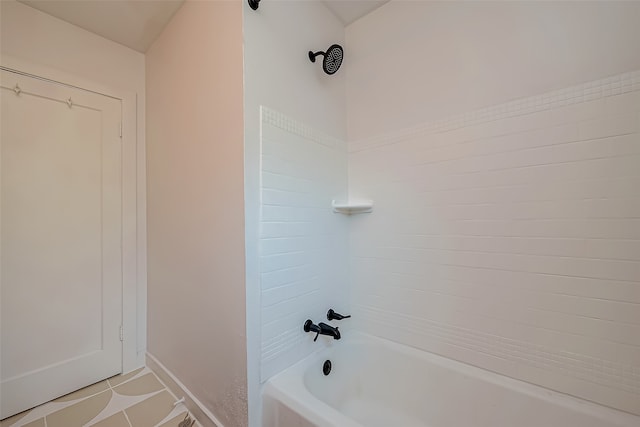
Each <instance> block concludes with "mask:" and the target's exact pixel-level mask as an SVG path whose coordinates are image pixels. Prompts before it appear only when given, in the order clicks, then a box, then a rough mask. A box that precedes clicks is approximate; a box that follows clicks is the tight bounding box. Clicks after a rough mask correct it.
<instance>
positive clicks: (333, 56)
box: [309, 44, 344, 75]
mask: <svg viewBox="0 0 640 427" xmlns="http://www.w3.org/2000/svg"><path fill="white" fill-rule="evenodd" d="M318 55H323V56H324V59H323V60H322V69H323V70H324V72H325V73H327V74H329V75H331V74H334V73H335V72H336V71H338V69H339V68H340V65H342V58H343V57H344V51H343V50H342V46H340V45H339V44H333V45H331V46H329V49H327V51H326V52H322V51H320V52H315V53H314V52H313V51H309V59H310V60H311V62H316V56H318Z"/></svg>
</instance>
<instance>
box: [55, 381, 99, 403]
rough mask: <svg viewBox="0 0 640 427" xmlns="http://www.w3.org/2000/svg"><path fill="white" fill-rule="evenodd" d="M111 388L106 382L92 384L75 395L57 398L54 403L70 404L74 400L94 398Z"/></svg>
mask: <svg viewBox="0 0 640 427" xmlns="http://www.w3.org/2000/svg"><path fill="white" fill-rule="evenodd" d="M108 388H109V384H107V382H106V381H100V382H99V383H95V384H92V385H90V386H88V387H85V388H81V389H80V390H78V391H74V392H73V393H69V394H66V395H64V396H62V397H59V398H57V399H56V400H54V402H70V401H72V400H77V399H83V398H85V397H89V396H93V395H94V394H98V393H100V392H101V391H105V390H107V389H108Z"/></svg>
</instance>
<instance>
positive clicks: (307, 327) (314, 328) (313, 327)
mask: <svg viewBox="0 0 640 427" xmlns="http://www.w3.org/2000/svg"><path fill="white" fill-rule="evenodd" d="M302 329H304V331H305V332H312V331H313V332H315V333H316V337H315V338H314V339H313V342H316V340H317V339H318V335H320V330H321V329H320V326H318V325H314V324H313V321H312V320H311V319H307V321H306V322H304V326H303V327H302Z"/></svg>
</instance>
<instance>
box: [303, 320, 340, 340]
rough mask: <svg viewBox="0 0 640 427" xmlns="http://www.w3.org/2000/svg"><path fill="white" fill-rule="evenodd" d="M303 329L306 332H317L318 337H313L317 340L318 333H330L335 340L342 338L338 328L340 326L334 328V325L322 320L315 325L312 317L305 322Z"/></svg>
mask: <svg viewBox="0 0 640 427" xmlns="http://www.w3.org/2000/svg"><path fill="white" fill-rule="evenodd" d="M303 329H304V331H305V332H315V333H316V337H315V338H314V339H313V341H316V340H317V339H318V335H328V336H331V337H333V339H334V340H339V339H340V331H339V330H338V328H334V327H333V326H330V325H327V324H326V323H322V322H320V323H318V324H317V325H315V324H314V323H313V322H312V321H311V319H307V321H306V322H304V327H303Z"/></svg>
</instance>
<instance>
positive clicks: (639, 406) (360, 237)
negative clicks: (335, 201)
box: [349, 72, 640, 414]
mask: <svg viewBox="0 0 640 427" xmlns="http://www.w3.org/2000/svg"><path fill="white" fill-rule="evenodd" d="M349 191H350V194H351V195H352V196H358V197H366V198H371V199H373V200H374V203H375V208H374V212H373V213H372V214H370V215H361V216H358V217H354V218H353V219H352V223H351V227H352V228H351V234H350V239H351V240H350V245H351V247H350V250H351V254H350V259H351V265H350V268H351V272H350V273H351V286H352V305H353V311H354V322H357V323H356V325H357V326H359V328H361V329H363V330H364V331H366V332H370V333H373V334H376V335H379V336H382V337H385V338H389V339H392V340H394V341H399V342H402V343H405V344H408V345H412V346H414V347H418V348H422V349H424V350H427V351H431V352H435V353H438V354H442V355H445V356H447V357H451V358H453V359H457V360H461V361H463V362H466V363H470V364H473V365H477V366H480V367H483V368H486V369H489V370H492V371H495V372H498V373H501V374H505V375H508V376H511V377H514V378H518V379H522V380H525V381H529V382H532V383H536V384H540V385H542V386H545V387H548V388H551V389H555V390H559V391H562V392H566V393H569V394H572V395H575V396H579V397H582V398H586V399H589V400H593V401H596V402H600V403H602V404H605V405H609V406H612V407H616V408H619V409H622V410H625V411H629V412H632V413H636V414H640V72H633V73H627V74H623V75H618V76H615V77H612V78H608V79H604V80H599V81H594V82H591V83H588V84H583V85H580V86H575V87H570V88H566V89H564V90H559V91H555V92H551V93H545V94H541V95H539V96H534V97H531V98H526V99H522V100H518V101H514V102H510V103H507V104H501V105H496V106H493V107H490V108H485V109H483V110H479V111H473V112H469V113H467V114H463V115H460V116H455V117H450V118H447V119H444V120H441V121H438V122H432V123H424V124H423V125H421V126H418V127H415V128H412V129H407V130H403V131H398V132H395V133H393V134H388V135H384V136H379V137H376V138H371V139H367V140H360V141H354V142H352V143H350V145H349Z"/></svg>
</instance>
